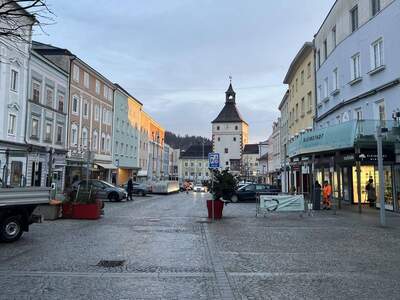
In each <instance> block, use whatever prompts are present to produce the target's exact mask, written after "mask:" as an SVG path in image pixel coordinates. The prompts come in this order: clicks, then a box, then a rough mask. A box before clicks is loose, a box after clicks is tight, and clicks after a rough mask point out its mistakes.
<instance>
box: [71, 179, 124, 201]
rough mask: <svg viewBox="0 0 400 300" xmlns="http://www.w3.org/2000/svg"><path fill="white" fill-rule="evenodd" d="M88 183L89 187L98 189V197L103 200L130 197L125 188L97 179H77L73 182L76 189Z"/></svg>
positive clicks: (117, 199) (120, 199)
mask: <svg viewBox="0 0 400 300" xmlns="http://www.w3.org/2000/svg"><path fill="white" fill-rule="evenodd" d="M86 184H88V188H89V189H92V190H94V191H96V195H97V197H98V198H99V199H101V200H110V201H122V200H123V199H126V198H127V197H128V194H127V192H126V191H125V190H124V189H123V188H120V187H116V186H114V185H112V184H111V183H108V182H106V181H103V180H97V179H90V180H88V182H86V180H80V181H77V182H75V183H73V184H72V188H73V189H74V190H77V189H78V186H79V187H83V188H85V187H86Z"/></svg>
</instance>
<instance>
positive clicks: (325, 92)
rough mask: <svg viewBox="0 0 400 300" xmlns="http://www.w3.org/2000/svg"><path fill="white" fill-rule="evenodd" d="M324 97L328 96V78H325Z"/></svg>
mask: <svg viewBox="0 0 400 300" xmlns="http://www.w3.org/2000/svg"><path fill="white" fill-rule="evenodd" d="M323 97H324V99H325V98H328V78H325V79H324V95H323Z"/></svg>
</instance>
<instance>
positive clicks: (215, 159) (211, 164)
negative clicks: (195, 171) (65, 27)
mask: <svg viewBox="0 0 400 300" xmlns="http://www.w3.org/2000/svg"><path fill="white" fill-rule="evenodd" d="M208 168H210V169H218V168H219V153H209V154H208Z"/></svg>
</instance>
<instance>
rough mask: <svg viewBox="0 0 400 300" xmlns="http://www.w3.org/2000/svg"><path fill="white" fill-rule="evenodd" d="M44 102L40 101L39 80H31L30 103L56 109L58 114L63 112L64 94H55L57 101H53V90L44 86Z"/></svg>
mask: <svg viewBox="0 0 400 300" xmlns="http://www.w3.org/2000/svg"><path fill="white" fill-rule="evenodd" d="M44 90H45V92H44V100H45V101H42V92H43V87H42V83H41V82H40V81H39V80H36V79H32V101H34V102H36V103H41V104H44V105H46V106H48V107H50V108H52V109H56V110H58V111H59V112H64V104H65V94H64V93H63V92H60V91H58V92H57V101H55V99H54V98H55V92H54V88H53V87H50V86H48V85H46V86H45V87H44Z"/></svg>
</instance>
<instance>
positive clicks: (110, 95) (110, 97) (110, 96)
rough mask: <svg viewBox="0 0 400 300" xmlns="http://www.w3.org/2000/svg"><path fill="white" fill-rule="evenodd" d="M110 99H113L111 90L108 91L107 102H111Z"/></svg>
mask: <svg viewBox="0 0 400 300" xmlns="http://www.w3.org/2000/svg"><path fill="white" fill-rule="evenodd" d="M112 98H113V90H112V89H110V88H109V89H108V101H110V102H111V101H112Z"/></svg>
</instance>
